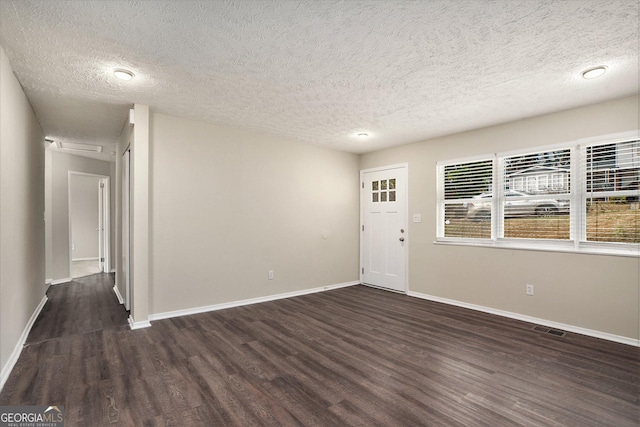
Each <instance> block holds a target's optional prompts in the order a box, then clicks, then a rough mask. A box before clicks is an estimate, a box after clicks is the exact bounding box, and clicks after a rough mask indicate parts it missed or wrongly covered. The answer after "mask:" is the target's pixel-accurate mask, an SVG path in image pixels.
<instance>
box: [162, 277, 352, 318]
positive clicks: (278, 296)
mask: <svg viewBox="0 0 640 427" xmlns="http://www.w3.org/2000/svg"><path fill="white" fill-rule="evenodd" d="M359 284H360V282H359V281H354V282H345V283H338V284H335V285H328V286H321V287H318V288H311V289H304V290H302V291H294V292H286V293H283V294H276V295H268V296H265V297H258V298H250V299H244V300H239V301H231V302H225V303H222V304H213V305H207V306H203V307H195V308H188V309H185V310H176V311H167V312H164V313H156V314H150V315H149V320H161V319H169V318H172V317H180V316H189V315H191V314H198V313H206V312H208V311H216V310H224V309H226V308H233V307H240V306H243V305H250V304H258V303H261V302H268V301H275V300H279V299H283V298H292V297H298V296H302V295H308V294H314V293H317V292H324V291H328V290H332V289H338V288H346V287H347V286H353V285H359Z"/></svg>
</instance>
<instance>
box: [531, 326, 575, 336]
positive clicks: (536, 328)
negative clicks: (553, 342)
mask: <svg viewBox="0 0 640 427" xmlns="http://www.w3.org/2000/svg"><path fill="white" fill-rule="evenodd" d="M533 330H534V331H536V332H542V333H543V334H549V335H553V336H556V337H564V336H565V335H567V333H566V332H565V331H560V330H558V329H551V328H547V327H544V326H540V325H537V326H534V327H533Z"/></svg>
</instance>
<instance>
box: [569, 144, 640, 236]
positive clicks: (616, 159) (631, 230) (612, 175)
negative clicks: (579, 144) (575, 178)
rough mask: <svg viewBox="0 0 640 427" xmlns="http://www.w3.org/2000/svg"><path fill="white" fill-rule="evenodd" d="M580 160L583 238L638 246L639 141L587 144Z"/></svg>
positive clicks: (639, 219) (639, 230)
mask: <svg viewBox="0 0 640 427" xmlns="http://www.w3.org/2000/svg"><path fill="white" fill-rule="evenodd" d="M582 160H583V161H582V163H581V173H582V176H584V177H585V180H584V194H585V199H586V200H585V203H584V208H583V209H584V211H583V212H582V214H583V218H585V222H586V235H585V236H584V239H585V240H586V241H592V242H616V243H640V211H639V210H638V197H639V195H640V192H639V190H638V188H639V187H638V184H639V182H640V141H637V140H634V141H623V142H616V143H606V144H594V145H588V146H586V147H584V148H583V155H582Z"/></svg>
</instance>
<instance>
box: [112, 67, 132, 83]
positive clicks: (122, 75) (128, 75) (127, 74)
mask: <svg viewBox="0 0 640 427" xmlns="http://www.w3.org/2000/svg"><path fill="white" fill-rule="evenodd" d="M113 75H114V76H116V77H117V78H119V79H120V80H125V81H129V80H131V79H133V77H134V76H135V74H133V71H129V70H125V69H124V68H116V69H115V70H113Z"/></svg>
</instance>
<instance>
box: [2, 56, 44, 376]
mask: <svg viewBox="0 0 640 427" xmlns="http://www.w3.org/2000/svg"><path fill="white" fill-rule="evenodd" d="M44 209H45V208H44V135H43V134H42V130H41V129H40V125H39V124H38V121H37V119H36V117H35V114H34V113H33V110H32V109H31V105H30V104H29V102H28V101H27V98H26V97H25V95H24V92H23V91H22V88H21V87H20V83H18V80H17V79H16V78H15V76H14V75H13V72H12V70H11V66H10V64H9V60H8V58H7V56H6V55H5V52H4V50H3V49H2V47H0V371H1V372H2V375H1V376H0V380H2V381H4V380H5V379H6V376H7V375H8V367H9V364H10V362H11V355H12V353H13V351H14V349H15V348H16V345H17V344H19V342H20V336H21V335H22V333H23V331H24V330H25V327H26V326H27V324H28V322H29V319H30V318H31V316H32V315H33V314H34V311H35V309H36V308H37V306H38V304H39V303H40V302H41V301H42V298H43V297H44V294H45V290H46V287H45V252H44V247H45V244H44V242H45V230H44ZM0 387H1V381H0Z"/></svg>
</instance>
